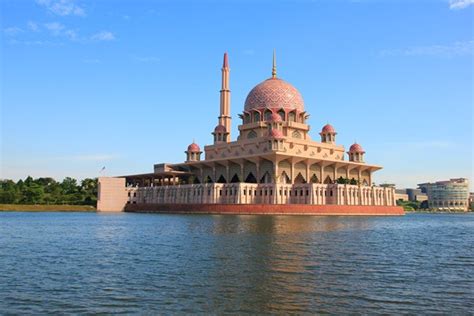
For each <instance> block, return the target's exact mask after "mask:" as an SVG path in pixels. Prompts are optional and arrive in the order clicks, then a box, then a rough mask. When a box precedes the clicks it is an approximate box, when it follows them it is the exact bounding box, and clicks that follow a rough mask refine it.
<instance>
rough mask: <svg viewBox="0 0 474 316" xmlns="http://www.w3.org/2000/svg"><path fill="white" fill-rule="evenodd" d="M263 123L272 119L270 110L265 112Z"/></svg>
mask: <svg viewBox="0 0 474 316" xmlns="http://www.w3.org/2000/svg"><path fill="white" fill-rule="evenodd" d="M264 116H265V121H269V120H270V118H271V117H272V112H271V111H270V110H265V114H264Z"/></svg>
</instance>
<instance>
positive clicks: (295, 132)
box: [291, 131, 301, 138]
mask: <svg viewBox="0 0 474 316" xmlns="http://www.w3.org/2000/svg"><path fill="white" fill-rule="evenodd" d="M291 137H293V138H301V133H300V132H299V131H293V133H292V134H291Z"/></svg>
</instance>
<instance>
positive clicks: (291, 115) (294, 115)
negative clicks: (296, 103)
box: [288, 111, 296, 122]
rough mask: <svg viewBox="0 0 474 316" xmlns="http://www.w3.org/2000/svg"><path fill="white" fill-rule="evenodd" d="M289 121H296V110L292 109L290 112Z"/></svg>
mask: <svg viewBox="0 0 474 316" xmlns="http://www.w3.org/2000/svg"><path fill="white" fill-rule="evenodd" d="M288 121H290V122H296V112H295V111H291V112H290V113H288Z"/></svg>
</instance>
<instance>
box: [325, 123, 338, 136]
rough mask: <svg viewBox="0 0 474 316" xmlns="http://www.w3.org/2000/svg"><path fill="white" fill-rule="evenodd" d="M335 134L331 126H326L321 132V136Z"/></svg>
mask: <svg viewBox="0 0 474 316" xmlns="http://www.w3.org/2000/svg"><path fill="white" fill-rule="evenodd" d="M329 133H331V134H335V133H336V130H335V129H334V127H333V126H332V125H331V124H326V125H324V126H323V129H322V130H321V134H329Z"/></svg>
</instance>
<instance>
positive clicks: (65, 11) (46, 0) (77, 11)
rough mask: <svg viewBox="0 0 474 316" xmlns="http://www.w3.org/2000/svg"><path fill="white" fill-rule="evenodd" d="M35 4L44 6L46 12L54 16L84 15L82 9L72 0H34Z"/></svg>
mask: <svg viewBox="0 0 474 316" xmlns="http://www.w3.org/2000/svg"><path fill="white" fill-rule="evenodd" d="M36 3H38V4H39V5H41V6H44V7H45V8H47V9H48V11H50V12H52V13H54V14H56V15H61V16H67V15H76V16H85V15H86V13H85V11H84V9H83V8H81V7H80V6H78V5H77V4H76V3H75V1H74V0H36Z"/></svg>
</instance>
